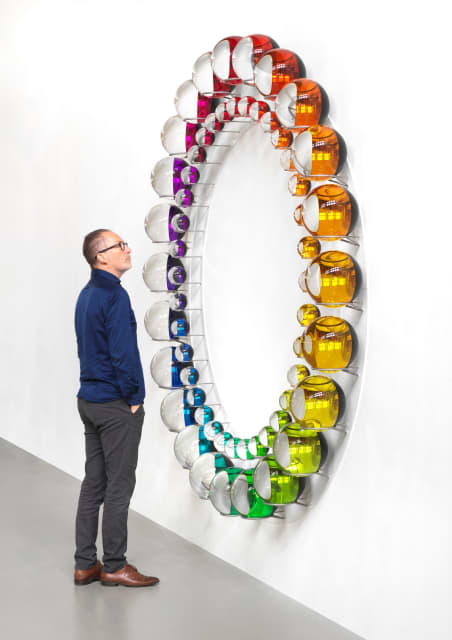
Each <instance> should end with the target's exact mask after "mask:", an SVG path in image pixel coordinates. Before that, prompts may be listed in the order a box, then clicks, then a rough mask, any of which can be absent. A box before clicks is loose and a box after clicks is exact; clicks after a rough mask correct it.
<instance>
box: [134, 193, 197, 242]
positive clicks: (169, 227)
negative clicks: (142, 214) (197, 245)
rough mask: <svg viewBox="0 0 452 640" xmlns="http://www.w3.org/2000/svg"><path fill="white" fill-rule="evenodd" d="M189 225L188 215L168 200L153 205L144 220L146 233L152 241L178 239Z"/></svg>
mask: <svg viewBox="0 0 452 640" xmlns="http://www.w3.org/2000/svg"><path fill="white" fill-rule="evenodd" d="M189 226H190V220H189V218H188V216H187V215H185V214H184V213H183V212H182V210H181V209H179V208H178V207H176V205H174V204H172V203H170V202H160V203H159V204H156V205H154V206H153V207H152V208H151V209H150V211H149V213H148V214H147V216H146V219H145V221H144V227H145V230H146V233H147V234H148V236H149V238H150V239H151V240H152V242H172V241H174V240H180V239H181V238H182V237H183V236H184V234H185V232H186V231H188V229H189Z"/></svg>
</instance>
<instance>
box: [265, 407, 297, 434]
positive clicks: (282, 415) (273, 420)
mask: <svg viewBox="0 0 452 640" xmlns="http://www.w3.org/2000/svg"><path fill="white" fill-rule="evenodd" d="M269 422H270V426H271V428H272V429H273V430H274V431H280V430H281V429H282V428H283V427H285V426H286V424H289V422H292V417H291V416H290V414H289V413H288V412H287V411H273V413H272V414H271V416H270V419H269Z"/></svg>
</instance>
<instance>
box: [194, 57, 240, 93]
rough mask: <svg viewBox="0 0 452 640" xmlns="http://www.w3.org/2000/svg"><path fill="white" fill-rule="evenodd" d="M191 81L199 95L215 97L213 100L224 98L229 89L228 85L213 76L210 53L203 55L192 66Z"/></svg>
mask: <svg viewBox="0 0 452 640" xmlns="http://www.w3.org/2000/svg"><path fill="white" fill-rule="evenodd" d="M192 79H193V83H194V85H195V86H196V87H197V89H198V91H199V92H200V93H202V94H204V95H210V96H215V98H220V97H223V96H226V95H227V94H228V93H229V91H230V89H231V85H230V84H229V83H227V82H222V81H221V80H220V79H219V78H218V77H217V76H215V75H214V73H213V69H212V54H211V52H210V51H209V52H207V53H203V54H202V55H201V56H199V58H198V59H197V60H196V62H195V64H194V65H193V74H192Z"/></svg>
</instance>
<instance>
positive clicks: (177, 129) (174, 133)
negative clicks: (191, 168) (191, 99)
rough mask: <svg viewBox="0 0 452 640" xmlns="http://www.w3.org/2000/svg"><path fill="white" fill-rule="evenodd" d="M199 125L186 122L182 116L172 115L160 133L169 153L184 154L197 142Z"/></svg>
mask: <svg viewBox="0 0 452 640" xmlns="http://www.w3.org/2000/svg"><path fill="white" fill-rule="evenodd" d="M198 127H199V125H198V124H197V123H194V122H186V121H184V120H183V119H182V118H181V117H180V116H172V117H171V118H169V119H168V120H167V121H166V122H165V124H164V125H163V128H162V132H161V134H160V137H161V140H162V144H163V146H164V148H165V150H166V151H167V152H168V153H169V154H184V153H186V152H187V151H188V150H189V149H190V148H191V147H192V146H193V145H194V144H195V135H196V131H197V128H198Z"/></svg>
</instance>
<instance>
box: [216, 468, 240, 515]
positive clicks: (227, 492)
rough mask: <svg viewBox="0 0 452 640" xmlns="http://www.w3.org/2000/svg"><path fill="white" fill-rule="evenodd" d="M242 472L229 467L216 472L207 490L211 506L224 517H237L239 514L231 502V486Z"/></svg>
mask: <svg viewBox="0 0 452 640" xmlns="http://www.w3.org/2000/svg"><path fill="white" fill-rule="evenodd" d="M241 472H242V469H239V468H238V467H229V468H227V469H224V470H222V471H218V472H217V473H216V474H215V476H214V477H213V478H212V481H211V483H210V488H209V498H210V501H211V503H212V504H213V506H214V507H215V509H216V510H217V511H219V512H220V513H221V514H222V515H224V516H238V515H239V512H238V511H237V509H235V508H234V507H233V505H232V502H231V486H232V483H233V482H234V480H235V479H236V478H237V476H238V475H239V474H240V473H241Z"/></svg>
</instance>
